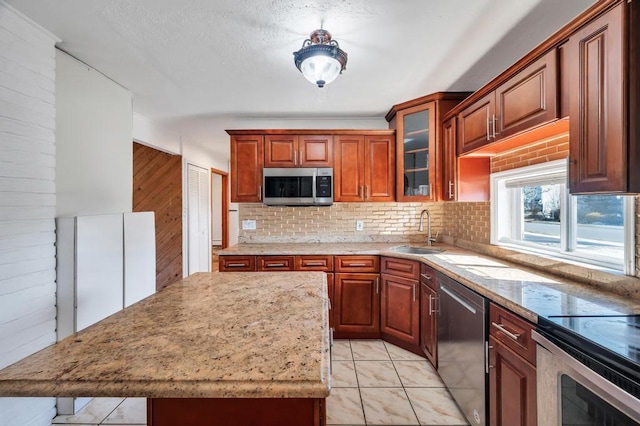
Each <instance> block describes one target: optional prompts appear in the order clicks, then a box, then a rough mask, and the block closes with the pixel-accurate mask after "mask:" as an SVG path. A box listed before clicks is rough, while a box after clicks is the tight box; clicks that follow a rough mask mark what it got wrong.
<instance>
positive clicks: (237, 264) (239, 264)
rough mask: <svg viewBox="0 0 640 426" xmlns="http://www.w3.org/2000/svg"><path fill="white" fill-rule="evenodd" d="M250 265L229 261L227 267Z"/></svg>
mask: <svg viewBox="0 0 640 426" xmlns="http://www.w3.org/2000/svg"><path fill="white" fill-rule="evenodd" d="M245 266H249V265H247V264H246V263H227V268H243V267H245Z"/></svg>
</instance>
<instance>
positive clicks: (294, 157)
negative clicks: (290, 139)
mask: <svg viewBox="0 0 640 426" xmlns="http://www.w3.org/2000/svg"><path fill="white" fill-rule="evenodd" d="M293 165H294V166H297V165H298V151H293Z"/></svg>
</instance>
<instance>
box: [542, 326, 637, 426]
mask: <svg viewBox="0 0 640 426" xmlns="http://www.w3.org/2000/svg"><path fill="white" fill-rule="evenodd" d="M533 339H534V340H535V341H536V342H537V343H538V352H537V358H538V359H537V372H538V373H537V376H538V392H537V393H538V423H539V424H540V425H544V426H547V425H549V426H551V425H578V424H579V425H594V426H595V425H597V426H627V425H639V424H640V315H632V316H549V317H546V318H543V317H539V318H538V328H537V329H536V331H535V332H534V333H533Z"/></svg>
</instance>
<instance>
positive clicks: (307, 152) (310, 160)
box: [298, 135, 333, 167]
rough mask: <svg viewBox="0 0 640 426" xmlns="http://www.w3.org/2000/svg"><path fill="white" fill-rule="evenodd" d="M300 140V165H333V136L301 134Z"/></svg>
mask: <svg viewBox="0 0 640 426" xmlns="http://www.w3.org/2000/svg"><path fill="white" fill-rule="evenodd" d="M298 140H299V148H298V151H299V153H298V158H299V160H298V165H299V166H300V167H333V136H328V135H301V136H299V137H298Z"/></svg>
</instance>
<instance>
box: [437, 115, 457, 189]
mask: <svg viewBox="0 0 640 426" xmlns="http://www.w3.org/2000/svg"><path fill="white" fill-rule="evenodd" d="M457 163H458V159H457V156H456V118H455V117H451V118H450V119H449V120H447V121H445V122H444V124H443V125H442V195H441V197H440V199H441V200H443V201H455V200H456V190H457V186H458V182H457V178H456V174H457Z"/></svg>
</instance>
